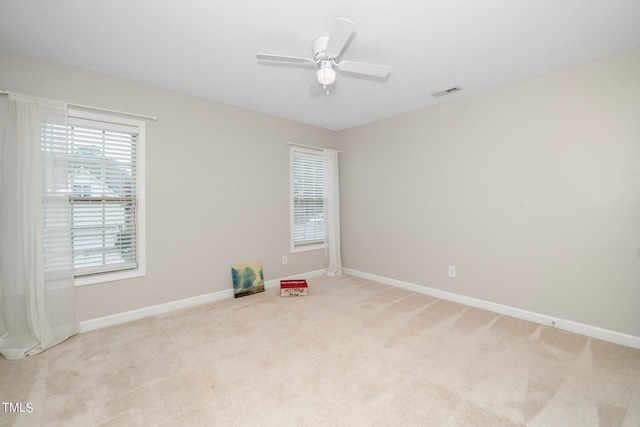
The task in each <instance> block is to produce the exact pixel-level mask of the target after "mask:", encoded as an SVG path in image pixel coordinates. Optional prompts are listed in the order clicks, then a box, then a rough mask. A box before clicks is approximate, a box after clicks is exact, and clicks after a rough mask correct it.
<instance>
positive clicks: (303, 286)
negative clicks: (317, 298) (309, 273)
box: [280, 279, 309, 297]
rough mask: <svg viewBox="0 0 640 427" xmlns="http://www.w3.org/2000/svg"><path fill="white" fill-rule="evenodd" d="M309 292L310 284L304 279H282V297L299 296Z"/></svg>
mask: <svg viewBox="0 0 640 427" xmlns="http://www.w3.org/2000/svg"><path fill="white" fill-rule="evenodd" d="M308 294H309V286H307V281H306V280H304V279H299V280H280V296H281V297H298V296H306V295H308Z"/></svg>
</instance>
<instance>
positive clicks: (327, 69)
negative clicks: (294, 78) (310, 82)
mask: <svg viewBox="0 0 640 427" xmlns="http://www.w3.org/2000/svg"><path fill="white" fill-rule="evenodd" d="M316 75H317V77H318V83H320V84H321V85H322V86H329V85H331V84H333V83H334V82H335V81H336V70H334V69H333V67H332V66H331V61H326V60H325V61H322V63H321V64H320V69H319V70H318V72H317V74H316Z"/></svg>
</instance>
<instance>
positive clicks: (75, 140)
mask: <svg viewBox="0 0 640 427" xmlns="http://www.w3.org/2000/svg"><path fill="white" fill-rule="evenodd" d="M68 133H69V147H70V149H69V150H70V152H69V192H70V197H69V198H70V202H71V219H72V244H73V259H74V268H75V275H76V276H81V275H88V274H96V273H103V272H109V271H115V270H125V269H132V268H137V267H138V185H137V184H138V182H137V181H138V154H137V153H138V151H137V143H138V128H137V127H135V126H126V125H121V124H115V123H106V122H101V121H95V120H86V119H79V118H70V119H69V126H68Z"/></svg>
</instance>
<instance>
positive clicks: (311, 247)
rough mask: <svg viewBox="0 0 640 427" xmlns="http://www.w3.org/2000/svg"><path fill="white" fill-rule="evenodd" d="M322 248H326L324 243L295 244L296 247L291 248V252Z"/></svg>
mask: <svg viewBox="0 0 640 427" xmlns="http://www.w3.org/2000/svg"><path fill="white" fill-rule="evenodd" d="M320 249H324V243H318V244H315V245H300V246H294V247H292V248H291V253H296V252H307V251H317V250H320Z"/></svg>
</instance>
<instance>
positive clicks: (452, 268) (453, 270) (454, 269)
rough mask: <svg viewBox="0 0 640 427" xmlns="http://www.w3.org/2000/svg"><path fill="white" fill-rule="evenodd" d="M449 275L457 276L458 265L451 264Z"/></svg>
mask: <svg viewBox="0 0 640 427" xmlns="http://www.w3.org/2000/svg"><path fill="white" fill-rule="evenodd" d="M449 277H456V267H455V266H454V265H450V266H449Z"/></svg>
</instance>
